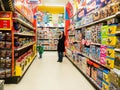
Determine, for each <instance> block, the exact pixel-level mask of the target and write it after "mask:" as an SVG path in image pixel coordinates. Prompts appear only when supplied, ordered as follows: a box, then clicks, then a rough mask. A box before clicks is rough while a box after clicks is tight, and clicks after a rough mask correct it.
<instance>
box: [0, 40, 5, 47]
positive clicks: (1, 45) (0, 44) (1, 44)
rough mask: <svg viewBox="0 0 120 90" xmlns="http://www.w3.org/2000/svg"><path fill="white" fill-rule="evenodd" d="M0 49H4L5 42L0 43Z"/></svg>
mask: <svg viewBox="0 0 120 90" xmlns="http://www.w3.org/2000/svg"><path fill="white" fill-rule="evenodd" d="M0 48H1V49H3V48H5V41H0Z"/></svg>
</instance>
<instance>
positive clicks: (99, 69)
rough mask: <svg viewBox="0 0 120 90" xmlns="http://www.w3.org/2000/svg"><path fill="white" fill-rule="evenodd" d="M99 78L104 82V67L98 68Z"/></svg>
mask: <svg viewBox="0 0 120 90" xmlns="http://www.w3.org/2000/svg"><path fill="white" fill-rule="evenodd" d="M97 77H98V78H100V79H101V80H103V68H102V67H99V68H97Z"/></svg>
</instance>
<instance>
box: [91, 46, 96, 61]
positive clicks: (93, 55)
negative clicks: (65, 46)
mask: <svg viewBox="0 0 120 90" xmlns="http://www.w3.org/2000/svg"><path fill="white" fill-rule="evenodd" d="M95 54H96V49H95V46H94V45H90V57H92V58H93V59H95Z"/></svg>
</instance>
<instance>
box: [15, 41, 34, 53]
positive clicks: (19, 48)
mask: <svg viewBox="0 0 120 90" xmlns="http://www.w3.org/2000/svg"><path fill="white" fill-rule="evenodd" d="M33 44H35V42H32V43H30V44H27V45H25V46H23V47H21V48H17V49H15V51H19V50H22V49H24V48H27V47H29V46H31V45H33Z"/></svg>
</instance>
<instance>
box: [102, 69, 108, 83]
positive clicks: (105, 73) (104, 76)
mask: <svg viewBox="0 0 120 90" xmlns="http://www.w3.org/2000/svg"><path fill="white" fill-rule="evenodd" d="M108 74H109V70H107V69H104V70H103V80H104V81H105V82H106V83H107V84H109V77H108Z"/></svg>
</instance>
